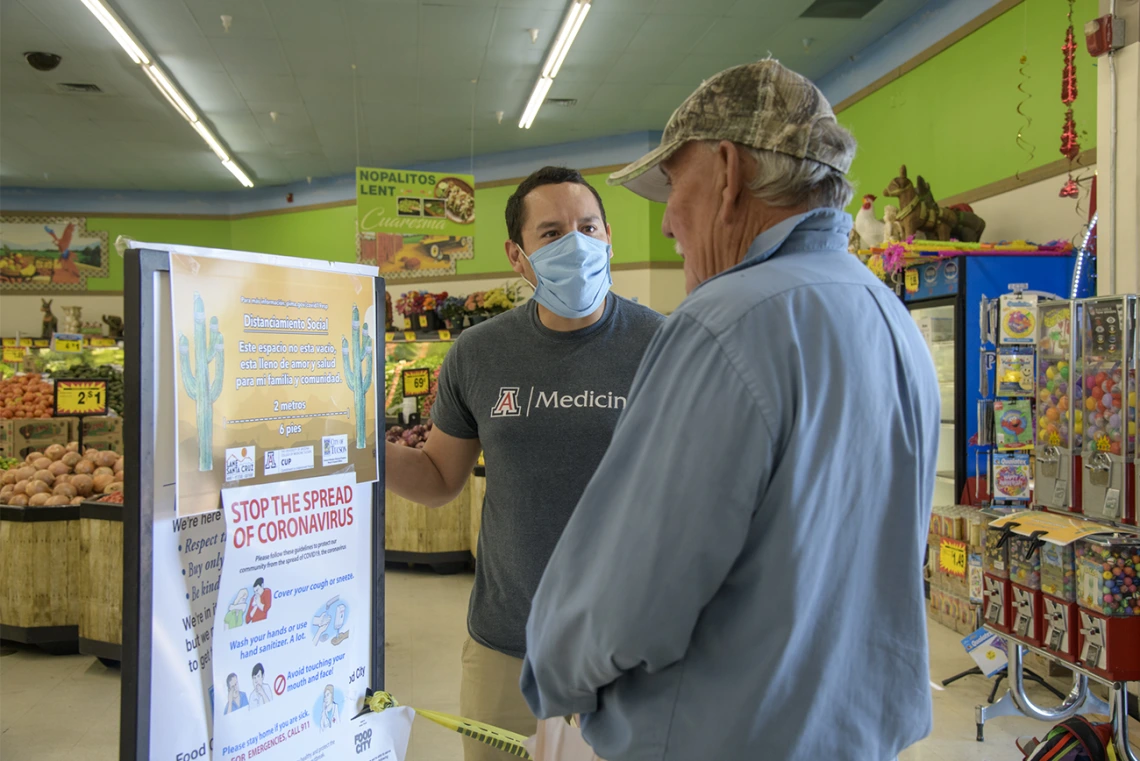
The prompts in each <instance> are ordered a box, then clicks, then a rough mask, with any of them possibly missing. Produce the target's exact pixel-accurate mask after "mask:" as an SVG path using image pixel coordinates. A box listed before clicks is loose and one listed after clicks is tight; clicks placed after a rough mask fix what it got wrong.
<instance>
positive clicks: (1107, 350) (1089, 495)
mask: <svg viewBox="0 0 1140 761" xmlns="http://www.w3.org/2000/svg"><path fill="white" fill-rule="evenodd" d="M1081 326H1082V330H1081V332H1082V338H1081V361H1082V363H1083V365H1082V368H1081V369H1082V378H1083V383H1084V394H1085V398H1084V401H1083V403H1082V406H1083V407H1084V418H1083V421H1084V425H1083V435H1084V442H1083V444H1084V451H1083V467H1084V471H1085V472H1084V477H1083V481H1082V500H1081V501H1082V509H1083V511H1084V514H1085V515H1087V516H1089V517H1092V518H1103V519H1106V520H1110V521H1123V522H1127V523H1135V522H1136V516H1135V510H1134V493H1135V490H1136V483H1135V471H1136V468H1135V456H1136V346H1135V343H1134V342H1135V340H1136V330H1135V329H1136V297H1135V296H1114V297H1108V298H1098V299H1089V300H1087V301H1086V302H1084V305H1083V310H1082V314H1081Z"/></svg>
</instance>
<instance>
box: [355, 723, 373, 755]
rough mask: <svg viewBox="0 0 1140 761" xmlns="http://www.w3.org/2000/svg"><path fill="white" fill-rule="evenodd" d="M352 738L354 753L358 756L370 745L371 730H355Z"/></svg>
mask: <svg viewBox="0 0 1140 761" xmlns="http://www.w3.org/2000/svg"><path fill="white" fill-rule="evenodd" d="M353 739H354V741H355V742H356V755H358V756H359V755H360V754H361V753H363V752H364V751H366V750H368V749H369V748H371V747H372V730H371V729H366V730H364V731H363V732H357V733H356V737H355V738H353Z"/></svg>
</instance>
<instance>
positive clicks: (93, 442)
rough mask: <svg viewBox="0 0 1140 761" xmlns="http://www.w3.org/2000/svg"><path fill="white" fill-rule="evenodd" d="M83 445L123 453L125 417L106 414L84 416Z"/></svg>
mask: <svg viewBox="0 0 1140 761" xmlns="http://www.w3.org/2000/svg"><path fill="white" fill-rule="evenodd" d="M83 446H84V448H88V447H90V448H93V449H105V450H110V451H112V452H117V453H119V454H122V453H123V419H122V418H121V417H106V416H99V417H85V418H83Z"/></svg>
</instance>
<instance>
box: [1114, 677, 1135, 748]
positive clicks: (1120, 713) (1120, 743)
mask: <svg viewBox="0 0 1140 761" xmlns="http://www.w3.org/2000/svg"><path fill="white" fill-rule="evenodd" d="M1110 699H1111V700H1112V714H1111V716H1112V738H1113V741H1114V742H1115V743H1116V754H1117V757H1119V758H1120V759H1122V761H1140V760H1138V759H1137V758H1136V754H1135V753H1133V752H1132V746H1131V745H1129V744H1128V683H1127V682H1116V683H1115V684H1113V685H1112V687H1111V696H1110Z"/></svg>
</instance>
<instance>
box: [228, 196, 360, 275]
mask: <svg viewBox="0 0 1140 761" xmlns="http://www.w3.org/2000/svg"><path fill="white" fill-rule="evenodd" d="M230 230H231V233H230V248H233V249H235V250H238V251H256V252H258V253H264V254H278V255H280V256H300V257H304V258H307V259H326V260H329V261H334V262H352V261H356V242H355V237H354V236H355V234H356V207H355V206H334V207H332V208H329V209H313V210H310V211H295V212H292V213H290V214H272V215H269V216H266V217H250V218H247V219H235V220H234V221H233V222H231V223H230Z"/></svg>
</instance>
